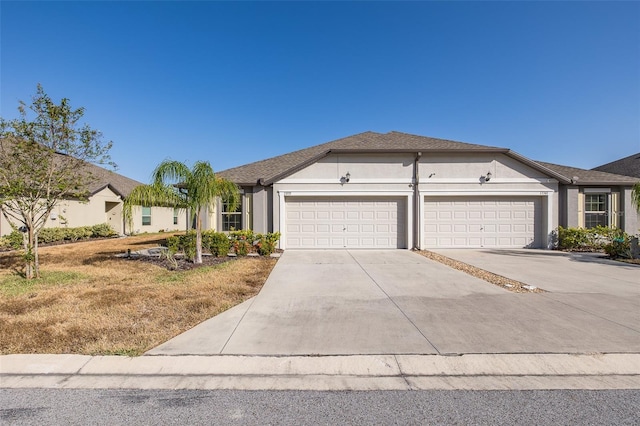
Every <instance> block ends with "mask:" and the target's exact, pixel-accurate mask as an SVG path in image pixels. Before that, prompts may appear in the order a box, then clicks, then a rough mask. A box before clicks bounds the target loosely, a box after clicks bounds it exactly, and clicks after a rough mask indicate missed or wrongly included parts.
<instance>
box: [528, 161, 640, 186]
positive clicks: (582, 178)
mask: <svg viewBox="0 0 640 426" xmlns="http://www.w3.org/2000/svg"><path fill="white" fill-rule="evenodd" d="M536 163H538V164H541V165H542V166H544V167H546V168H548V169H550V170H553V171H554V172H556V173H558V174H560V175H562V176H566V177H567V178H569V179H574V178H576V177H577V178H578V179H577V181H576V184H578V185H585V184H588V185H633V184H634V183H636V182H638V179H637V178H633V177H629V176H622V175H618V174H613V173H606V172H601V171H597V170H585V169H579V168H577V167H569V166H561V165H559V164H553V163H545V162H542V161H536Z"/></svg>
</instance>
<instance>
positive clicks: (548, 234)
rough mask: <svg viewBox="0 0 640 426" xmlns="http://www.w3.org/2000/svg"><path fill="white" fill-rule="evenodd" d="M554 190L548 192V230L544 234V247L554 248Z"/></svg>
mask: <svg viewBox="0 0 640 426" xmlns="http://www.w3.org/2000/svg"><path fill="white" fill-rule="evenodd" d="M551 218H553V192H549V193H548V194H547V218H546V219H547V232H546V233H545V235H543V236H542V244H543V247H546V248H548V249H552V248H553V246H552V241H551V233H552V232H553V221H552V220H551Z"/></svg>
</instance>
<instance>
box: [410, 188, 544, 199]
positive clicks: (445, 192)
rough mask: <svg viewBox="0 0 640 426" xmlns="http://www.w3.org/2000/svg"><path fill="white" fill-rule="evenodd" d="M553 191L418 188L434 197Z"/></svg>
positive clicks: (504, 194) (525, 193) (421, 192)
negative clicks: (426, 189)
mask: <svg viewBox="0 0 640 426" xmlns="http://www.w3.org/2000/svg"><path fill="white" fill-rule="evenodd" d="M553 193H554V191H553V190H552V189H549V190H546V191H545V190H541V189H525V190H517V191H514V190H504V191H469V190H464V191H452V190H451V189H430V190H428V191H425V190H420V194H424V195H431V196H434V197H444V196H450V197H458V196H471V197H484V196H492V195H493V196H500V197H502V196H507V195H514V196H528V197H530V196H535V195H537V196H541V197H543V196H548V194H553Z"/></svg>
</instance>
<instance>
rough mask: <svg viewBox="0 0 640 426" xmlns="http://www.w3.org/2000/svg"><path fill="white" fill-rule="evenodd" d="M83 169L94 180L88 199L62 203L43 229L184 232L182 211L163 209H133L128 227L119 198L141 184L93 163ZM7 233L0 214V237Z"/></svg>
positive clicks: (185, 218) (4, 222)
mask: <svg viewBox="0 0 640 426" xmlns="http://www.w3.org/2000/svg"><path fill="white" fill-rule="evenodd" d="M86 167H87V168H88V171H89V172H90V173H91V174H92V175H93V177H94V178H95V181H94V182H93V183H92V184H91V185H90V187H89V188H88V189H89V192H90V196H89V200H88V201H87V202H81V201H78V200H73V199H68V200H62V201H61V202H60V203H58V205H57V206H56V207H55V208H54V210H53V211H52V212H51V215H50V216H49V218H48V220H47V223H46V224H45V227H47V228H54V227H68V228H74V227H78V226H91V225H97V224H101V223H108V224H109V225H111V227H112V228H113V229H114V230H115V231H116V232H117V233H118V234H120V235H124V234H131V233H141V232H158V231H160V230H164V231H169V230H183V229H186V227H187V214H186V212H185V211H184V210H182V211H180V210H177V209H173V208H167V207H142V206H137V207H135V208H134V209H133V221H132V222H133V223H132V224H131V226H130V225H129V224H128V223H126V221H125V220H124V217H123V214H122V204H123V199H124V198H125V197H126V196H127V195H129V194H130V193H131V190H132V189H133V188H135V187H136V186H138V185H142V184H141V183H140V182H138V181H136V180H133V179H129V178H128V177H125V176H123V175H120V174H118V173H115V172H112V171H110V170H107V169H104V168H102V167H98V166H96V165H93V164H87V166H86ZM11 231H12V228H11V225H10V224H9V222H8V221H7V220H6V218H5V217H4V215H2V214H0V236H3V235H7V234H10V233H11Z"/></svg>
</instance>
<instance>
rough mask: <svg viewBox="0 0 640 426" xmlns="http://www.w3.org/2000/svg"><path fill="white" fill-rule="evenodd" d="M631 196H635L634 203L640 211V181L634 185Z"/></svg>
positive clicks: (639, 211)
mask: <svg viewBox="0 0 640 426" xmlns="http://www.w3.org/2000/svg"><path fill="white" fill-rule="evenodd" d="M631 196H632V197H633V204H634V206H635V207H636V210H637V211H638V213H640V182H638V183H636V184H635V185H633V191H632V192H631Z"/></svg>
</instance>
